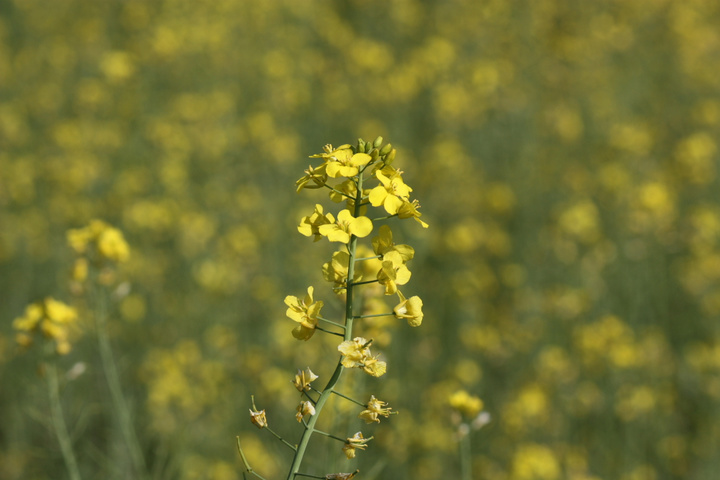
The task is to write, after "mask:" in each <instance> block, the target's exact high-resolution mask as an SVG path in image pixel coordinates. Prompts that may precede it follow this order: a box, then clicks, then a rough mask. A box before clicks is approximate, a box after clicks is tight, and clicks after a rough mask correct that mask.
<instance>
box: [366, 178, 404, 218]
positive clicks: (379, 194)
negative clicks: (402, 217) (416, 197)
mask: <svg viewBox="0 0 720 480" xmlns="http://www.w3.org/2000/svg"><path fill="white" fill-rule="evenodd" d="M391 168H392V167H391ZM393 170H394V169H393ZM401 173H402V172H400V170H394V171H393V173H392V175H391V176H390V177H389V178H388V177H386V176H385V175H383V174H382V172H381V171H378V172H376V173H375V176H376V177H377V179H378V180H380V183H381V184H382V185H378V186H377V187H375V188H373V189H372V190H370V195H369V196H368V200H370V203H371V204H372V206H373V207H379V206H380V205H382V206H383V207H384V208H385V211H386V212H388V213H389V214H390V215H395V214H396V213H398V210H399V209H400V207H401V206H402V205H403V201H407V198H408V195H410V192H412V188H410V187H409V186H407V185H405V182H403V179H402V177H400V174H401Z"/></svg>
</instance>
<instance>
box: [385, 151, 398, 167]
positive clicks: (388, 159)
mask: <svg viewBox="0 0 720 480" xmlns="http://www.w3.org/2000/svg"><path fill="white" fill-rule="evenodd" d="M396 153H397V150H395V149H394V148H393V149H392V150H390V153H388V154H387V155H385V159H384V162H385V165H390V164H391V163H392V162H393V160H395V154H396Z"/></svg>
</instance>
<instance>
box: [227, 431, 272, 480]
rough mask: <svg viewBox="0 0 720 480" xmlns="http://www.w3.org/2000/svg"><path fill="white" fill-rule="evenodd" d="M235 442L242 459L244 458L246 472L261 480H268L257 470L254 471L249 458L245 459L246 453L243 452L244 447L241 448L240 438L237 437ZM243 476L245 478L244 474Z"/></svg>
mask: <svg viewBox="0 0 720 480" xmlns="http://www.w3.org/2000/svg"><path fill="white" fill-rule="evenodd" d="M235 440H236V441H237V449H238V452H239V453H240V458H242V461H243V465H245V470H246V471H247V472H248V473H251V474H253V475H255V476H256V477H257V478H259V479H260V480H267V479H266V478H265V477H263V476H262V475H260V474H259V473H257V472H256V471H255V470H253V469H252V467H251V466H250V464H249V463H248V461H247V458H245V453H244V452H243V451H242V447H240V437H237V436H236V437H235ZM243 476H245V474H244V473H243Z"/></svg>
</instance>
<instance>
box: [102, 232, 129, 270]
mask: <svg viewBox="0 0 720 480" xmlns="http://www.w3.org/2000/svg"><path fill="white" fill-rule="evenodd" d="M97 246H98V251H99V252H100V255H102V256H103V257H105V258H107V259H108V260H111V261H113V262H117V263H121V262H126V261H127V260H128V259H129V258H130V246H129V245H128V244H127V242H126V241H125V237H123V234H122V232H121V231H120V230H118V229H117V228H113V227H107V228H106V229H105V230H103V231H102V232H101V233H100V235H99V236H98V240H97Z"/></svg>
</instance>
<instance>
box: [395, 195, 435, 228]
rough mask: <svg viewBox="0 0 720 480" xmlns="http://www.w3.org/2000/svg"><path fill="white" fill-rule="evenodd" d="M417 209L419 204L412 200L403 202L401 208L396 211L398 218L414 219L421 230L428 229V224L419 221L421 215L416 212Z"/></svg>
mask: <svg viewBox="0 0 720 480" xmlns="http://www.w3.org/2000/svg"><path fill="white" fill-rule="evenodd" d="M418 208H420V202H418V201H417V200H413V201H412V202H409V201H407V200H404V201H403V204H402V206H400V208H399V209H398V212H397V214H398V217H399V218H414V219H415V221H416V222H418V223H419V224H420V225H422V227H423V228H428V224H427V223H425V222H423V221H422V220H420V217H421V216H422V213H420V212H419V211H418Z"/></svg>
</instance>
